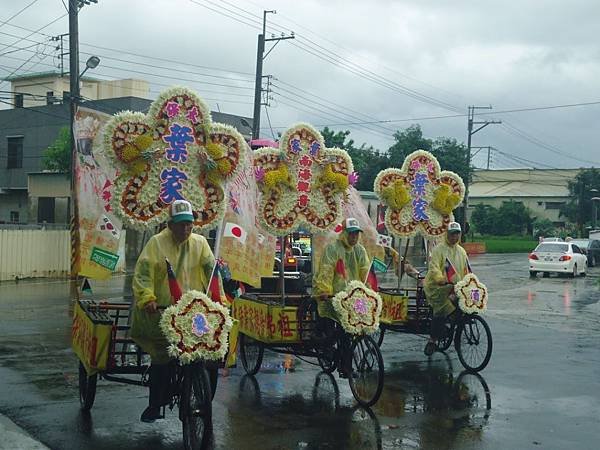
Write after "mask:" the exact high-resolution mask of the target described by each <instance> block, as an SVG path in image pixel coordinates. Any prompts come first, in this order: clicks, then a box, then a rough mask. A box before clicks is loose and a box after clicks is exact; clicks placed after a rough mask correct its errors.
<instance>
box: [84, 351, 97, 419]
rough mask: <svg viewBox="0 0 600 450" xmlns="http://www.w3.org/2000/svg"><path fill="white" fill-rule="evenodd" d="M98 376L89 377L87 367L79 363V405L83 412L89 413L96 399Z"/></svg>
mask: <svg viewBox="0 0 600 450" xmlns="http://www.w3.org/2000/svg"><path fill="white" fill-rule="evenodd" d="M97 382H98V374H96V373H95V374H94V375H92V376H88V374H87V372H86V371H85V367H84V366H83V364H82V363H81V361H80V362H79V403H80V404H81V409H82V410H83V411H89V410H90V409H92V406H93V405H94V400H95V399H96V383H97Z"/></svg>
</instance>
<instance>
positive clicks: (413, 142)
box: [388, 125, 432, 168]
mask: <svg viewBox="0 0 600 450" xmlns="http://www.w3.org/2000/svg"><path fill="white" fill-rule="evenodd" d="M394 140H395V141H396V142H395V143H394V144H393V145H392V146H391V147H390V148H389V149H388V157H389V163H390V166H392V167H398V168H400V167H402V163H403V162H404V160H405V159H406V157H407V156H408V155H410V154H411V153H412V152H414V151H415V150H427V151H430V150H431V147H432V141H431V140H430V139H426V138H424V137H423V132H422V131H421V126H420V125H411V126H410V127H408V128H407V129H406V130H404V131H400V130H398V131H396V132H395V133H394Z"/></svg>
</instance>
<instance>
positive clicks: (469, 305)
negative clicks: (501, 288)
mask: <svg viewBox="0 0 600 450" xmlns="http://www.w3.org/2000/svg"><path fill="white" fill-rule="evenodd" d="M454 292H456V296H457V298H458V307H459V308H460V309H461V310H462V311H463V312H465V313H467V314H474V313H482V312H484V311H485V310H486V309H487V302H488V291H487V287H485V284H483V283H482V282H481V281H479V279H478V278H477V275H475V274H474V273H468V274H467V275H466V276H465V277H464V278H463V279H462V280H460V281H459V282H458V283H456V285H455V286H454Z"/></svg>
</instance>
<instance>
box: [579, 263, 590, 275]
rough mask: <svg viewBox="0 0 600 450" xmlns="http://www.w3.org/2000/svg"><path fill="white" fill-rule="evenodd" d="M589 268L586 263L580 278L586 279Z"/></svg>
mask: <svg viewBox="0 0 600 450" xmlns="http://www.w3.org/2000/svg"><path fill="white" fill-rule="evenodd" d="M587 268H588V265H587V263H586V264H584V265H583V270H582V271H581V274H580V276H582V277H585V276H586V275H587Z"/></svg>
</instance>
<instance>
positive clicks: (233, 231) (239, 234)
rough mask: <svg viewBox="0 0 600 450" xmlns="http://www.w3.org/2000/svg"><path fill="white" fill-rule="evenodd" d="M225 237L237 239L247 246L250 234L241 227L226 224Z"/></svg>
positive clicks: (229, 223)
mask: <svg viewBox="0 0 600 450" xmlns="http://www.w3.org/2000/svg"><path fill="white" fill-rule="evenodd" d="M223 237H232V238H236V239H237V240H238V241H240V243H241V244H245V243H246V238H247V237H248V234H247V233H246V230H244V229H243V228H242V227H240V226H239V225H237V224H235V223H231V222H227V223H226V224H225V229H224V230H223Z"/></svg>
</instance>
